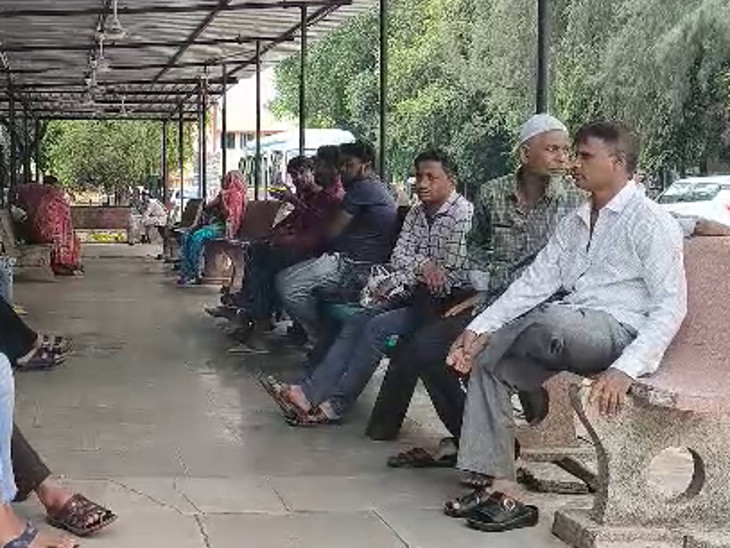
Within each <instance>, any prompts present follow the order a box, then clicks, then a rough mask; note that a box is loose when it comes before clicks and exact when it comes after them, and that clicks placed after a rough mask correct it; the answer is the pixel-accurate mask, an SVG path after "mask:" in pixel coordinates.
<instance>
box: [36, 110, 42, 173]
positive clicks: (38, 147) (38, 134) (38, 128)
mask: <svg viewBox="0 0 730 548" xmlns="http://www.w3.org/2000/svg"><path fill="white" fill-rule="evenodd" d="M35 181H36V183H40V182H41V120H40V118H36V120H35Z"/></svg>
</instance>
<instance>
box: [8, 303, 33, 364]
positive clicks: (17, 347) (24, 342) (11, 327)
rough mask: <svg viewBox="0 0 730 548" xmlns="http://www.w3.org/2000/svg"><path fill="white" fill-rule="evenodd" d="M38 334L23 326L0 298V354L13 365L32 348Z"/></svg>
mask: <svg viewBox="0 0 730 548" xmlns="http://www.w3.org/2000/svg"><path fill="white" fill-rule="evenodd" d="M37 338H38V333H36V332H35V331H33V330H32V329H31V328H30V327H28V326H27V325H25V322H23V320H22V319H20V316H18V315H17V314H16V313H15V310H13V307H12V306H10V305H9V304H8V303H7V301H5V299H2V298H0V352H2V353H3V354H5V355H6V356H7V358H8V360H10V363H15V361H16V360H17V359H18V358H22V357H23V356H25V355H26V354H27V353H28V352H30V349H31V348H32V347H33V344H34V343H35V341H36V339H37Z"/></svg>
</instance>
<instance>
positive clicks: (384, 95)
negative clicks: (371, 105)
mask: <svg viewBox="0 0 730 548" xmlns="http://www.w3.org/2000/svg"><path fill="white" fill-rule="evenodd" d="M387 106H388V0H380V142H379V156H380V158H379V160H380V165H379V168H380V169H379V171H380V177H381V178H382V179H383V180H384V181H387V180H388V160H387V156H388V151H387V144H386V138H387V134H388V110H387Z"/></svg>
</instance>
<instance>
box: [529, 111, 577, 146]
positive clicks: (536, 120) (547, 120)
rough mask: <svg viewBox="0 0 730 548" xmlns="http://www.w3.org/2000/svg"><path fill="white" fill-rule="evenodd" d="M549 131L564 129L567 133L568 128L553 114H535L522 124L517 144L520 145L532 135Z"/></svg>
mask: <svg viewBox="0 0 730 548" xmlns="http://www.w3.org/2000/svg"><path fill="white" fill-rule="evenodd" d="M549 131H564V132H565V133H568V128H567V127H565V124H563V122H561V121H560V120H558V119H557V118H555V117H554V116H550V115H549V114H535V115H534V116H533V117H532V118H530V119H529V120H527V122H525V124H524V125H523V126H522V129H521V130H520V142H519V145H518V146H522V145H524V144H525V143H526V142H527V141H529V140H530V139H532V138H533V137H536V136H537V135H541V134H543V133H548V132H549Z"/></svg>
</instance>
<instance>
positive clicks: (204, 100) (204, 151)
mask: <svg viewBox="0 0 730 548" xmlns="http://www.w3.org/2000/svg"><path fill="white" fill-rule="evenodd" d="M200 102H201V105H202V111H201V113H200V124H201V128H202V138H203V140H202V143H203V147H202V148H201V157H202V166H203V170H202V171H201V176H202V178H201V181H202V183H203V200H205V199H207V198H208V81H207V80H204V83H203V86H202V90H201V101H200Z"/></svg>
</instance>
